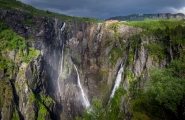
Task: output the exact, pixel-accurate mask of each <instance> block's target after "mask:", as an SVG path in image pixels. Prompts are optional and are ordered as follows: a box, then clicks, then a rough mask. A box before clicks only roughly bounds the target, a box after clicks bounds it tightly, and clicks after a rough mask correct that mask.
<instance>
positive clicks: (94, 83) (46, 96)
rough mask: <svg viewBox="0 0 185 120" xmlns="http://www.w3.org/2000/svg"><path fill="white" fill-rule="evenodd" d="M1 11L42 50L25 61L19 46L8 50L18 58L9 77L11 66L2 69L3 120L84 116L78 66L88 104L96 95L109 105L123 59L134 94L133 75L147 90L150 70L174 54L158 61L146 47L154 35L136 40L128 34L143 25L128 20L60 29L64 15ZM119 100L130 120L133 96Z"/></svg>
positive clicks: (30, 44)
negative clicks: (128, 24)
mask: <svg viewBox="0 0 185 120" xmlns="http://www.w3.org/2000/svg"><path fill="white" fill-rule="evenodd" d="M0 15H1V16H0V17H1V19H2V20H3V21H4V22H6V23H7V24H8V26H9V27H10V28H11V29H13V31H15V32H16V33H17V34H19V35H20V36H22V37H24V38H25V39H26V42H27V47H34V48H35V49H37V50H39V51H40V54H39V55H38V56H37V57H36V58H34V59H32V60H31V61H30V62H27V63H26V62H24V61H22V60H21V59H20V58H19V57H18V51H16V50H14V52H13V55H10V54H11V53H12V52H11V51H8V54H9V56H13V57H14V59H13V65H14V66H15V67H16V69H15V70H14V71H13V72H12V73H11V74H10V75H9V76H6V75H4V74H6V72H7V69H3V70H1V69H0V73H2V74H0V78H1V83H0V84H1V85H2V86H3V88H4V90H2V91H0V93H1V95H3V99H1V108H0V111H1V116H0V117H1V119H2V120H7V119H11V118H13V117H15V118H19V119H25V120H28V119H29V120H30V119H38V118H43V119H62V120H64V119H72V118H74V117H75V116H82V115H83V110H84V109H85V105H84V101H83V99H82V94H81V90H80V88H79V85H78V81H77V77H78V76H77V72H76V70H75V68H74V65H76V67H77V70H78V73H79V77H80V82H81V85H82V88H83V90H84V93H85V95H86V96H87V98H88V100H89V101H90V103H92V99H93V98H95V97H97V98H99V99H101V100H102V101H103V104H104V105H106V104H107V103H108V101H109V97H110V93H111V90H112V88H113V86H114V82H115V78H116V75H117V72H118V69H119V67H120V65H121V64H122V63H124V62H127V63H126V64H125V68H124V69H125V71H126V72H127V73H132V75H131V77H130V76H129V75H130V74H126V73H125V74H123V76H122V78H124V79H123V80H122V85H123V86H124V88H125V90H127V95H128V96H131V95H129V94H130V91H129V89H130V84H131V82H132V81H133V80H137V79H138V78H140V80H139V82H137V84H135V89H137V88H142V89H144V88H143V87H142V86H143V85H144V84H145V83H147V81H148V80H149V69H150V68H151V67H153V66H155V67H158V68H164V67H165V65H166V64H168V63H169V62H170V60H169V59H170V58H171V57H173V56H176V55H175V53H174V54H170V52H169V53H167V55H166V58H165V59H163V60H156V59H155V58H154V57H152V56H150V55H149V53H148V49H147V48H146V47H144V45H145V44H147V43H149V42H151V41H153V42H155V38H154V37H145V36H143V37H141V38H140V40H139V41H138V43H136V45H135V43H134V42H133V41H131V40H130V37H131V36H133V35H135V34H138V33H140V32H141V31H142V30H141V29H138V28H133V27H129V26H126V25H120V26H119V27H116V28H113V29H112V28H111V25H110V24H103V23H97V24H96V23H89V22H76V21H68V22H66V23H65V29H64V30H63V31H61V27H62V26H63V25H64V22H63V21H62V20H61V19H57V18H46V17H41V18H38V17H33V16H29V15H28V14H24V13H22V12H21V13H20V12H19V11H14V12H12V11H6V10H0ZM28 21H29V22H28ZM30 21H31V22H30ZM133 45H134V46H135V47H133ZM170 50H171V48H169V51H170ZM25 51H26V50H25ZM1 52H2V51H1ZM173 52H174V51H173V50H171V53H173ZM28 54H29V53H28ZM62 58H63V60H62ZM8 59H11V57H9V58H8ZM61 66H62V68H61ZM61 69H62V70H61ZM9 89H11V90H9ZM6 101H9V102H6ZM2 103H3V104H2ZM121 105H122V106H121V108H122V109H123V110H124V112H125V114H126V119H130V116H131V113H130V108H129V106H130V98H129V97H125V99H122V104H121Z"/></svg>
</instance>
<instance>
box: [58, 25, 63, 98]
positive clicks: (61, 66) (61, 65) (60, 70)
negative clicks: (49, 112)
mask: <svg viewBox="0 0 185 120" xmlns="http://www.w3.org/2000/svg"><path fill="white" fill-rule="evenodd" d="M64 28H65V23H64V24H63V26H62V28H61V31H62V32H63V30H64ZM63 49H64V45H63V41H62V57H61V60H60V69H59V75H58V79H57V84H58V91H59V95H60V98H61V97H62V95H61V88H60V82H59V81H60V77H61V75H62V68H63V61H64V58H63V56H64V50H63Z"/></svg>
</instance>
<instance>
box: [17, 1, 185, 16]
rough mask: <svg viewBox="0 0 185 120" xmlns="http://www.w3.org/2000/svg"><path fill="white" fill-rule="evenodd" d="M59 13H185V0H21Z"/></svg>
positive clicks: (98, 14) (79, 14) (99, 14)
mask: <svg viewBox="0 0 185 120" xmlns="http://www.w3.org/2000/svg"><path fill="white" fill-rule="evenodd" d="M20 1H22V2H24V3H26V4H30V5H33V6H34V7H36V8H39V9H43V10H49V11H53V12H57V13H62V14H67V15H72V16H79V17H94V18H98V19H107V18H109V17H114V16H121V15H129V14H133V13H137V14H144V13H166V12H169V13H178V12H182V13H185V0H20Z"/></svg>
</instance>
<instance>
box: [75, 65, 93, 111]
mask: <svg viewBox="0 0 185 120" xmlns="http://www.w3.org/2000/svg"><path fill="white" fill-rule="evenodd" d="M74 68H75V70H76V73H77V77H78V78H77V79H78V86H79V87H80V91H81V94H82V98H83V102H84V105H85V107H86V108H87V107H89V106H90V103H89V100H88V98H87V96H86V95H85V93H84V91H83V88H82V86H81V83H80V77H79V74H78V70H77V68H76V66H75V64H74Z"/></svg>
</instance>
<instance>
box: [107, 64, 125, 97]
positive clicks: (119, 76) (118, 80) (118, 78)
mask: <svg viewBox="0 0 185 120" xmlns="http://www.w3.org/2000/svg"><path fill="white" fill-rule="evenodd" d="M123 67H124V66H123V65H122V64H121V66H120V69H119V71H118V74H117V77H116V81H115V84H114V88H113V90H112V93H111V95H110V98H113V97H114V94H115V92H116V90H117V89H118V87H119V85H120V83H121V75H122V72H123V69H124V68H123Z"/></svg>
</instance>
